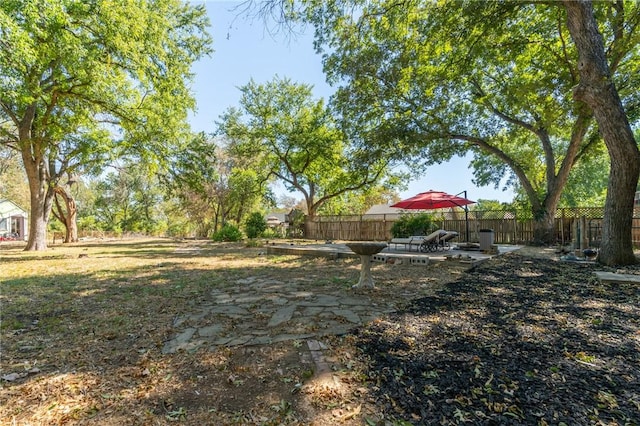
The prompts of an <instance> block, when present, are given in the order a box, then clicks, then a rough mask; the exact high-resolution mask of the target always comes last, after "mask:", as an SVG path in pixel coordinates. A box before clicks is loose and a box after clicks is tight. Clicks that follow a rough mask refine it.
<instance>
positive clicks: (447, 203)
mask: <svg viewBox="0 0 640 426" xmlns="http://www.w3.org/2000/svg"><path fill="white" fill-rule="evenodd" d="M460 194H464V197H459V196H458V195H451V194H447V193H446V192H442V191H427V192H421V193H419V194H418V195H414V196H413V197H411V198H407V199H406V200H402V201H399V202H397V203H395V204H392V205H391V207H397V208H401V209H412V210H435V209H446V208H449V207H463V208H464V219H465V224H466V231H467V232H466V233H467V235H466V239H467V241H469V218H468V216H467V215H468V210H467V207H466V206H467V204H473V203H475V201H471V200H469V199H467V191H462V192H461V193H460Z"/></svg>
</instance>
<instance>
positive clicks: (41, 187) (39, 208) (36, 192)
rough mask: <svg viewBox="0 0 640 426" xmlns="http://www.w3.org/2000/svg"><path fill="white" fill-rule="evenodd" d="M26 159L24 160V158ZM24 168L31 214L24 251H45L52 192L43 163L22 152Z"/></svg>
mask: <svg viewBox="0 0 640 426" xmlns="http://www.w3.org/2000/svg"><path fill="white" fill-rule="evenodd" d="M25 157H26V158H25ZM23 159H24V166H25V170H26V172H27V178H28V180H29V192H30V196H31V213H30V214H29V239H28V240H27V246H26V247H25V251H34V250H46V249H47V224H48V223H49V215H50V214H51V207H52V205H53V191H50V190H49V185H48V182H49V180H48V178H47V173H46V169H45V167H44V163H43V162H42V161H38V160H37V159H36V160H35V161H34V159H33V158H32V157H31V156H30V153H24V152H23Z"/></svg>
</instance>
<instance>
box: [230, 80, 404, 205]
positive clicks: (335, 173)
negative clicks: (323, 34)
mask: <svg viewBox="0 0 640 426" xmlns="http://www.w3.org/2000/svg"><path fill="white" fill-rule="evenodd" d="M311 89H312V88H311V86H309V85H305V84H296V83H293V82H291V81H290V80H289V79H286V78H284V79H281V78H278V77H276V78H275V79H274V80H272V81H270V82H268V83H265V84H258V83H256V82H254V81H251V82H249V83H248V84H247V85H245V86H243V87H241V88H240V90H241V91H242V96H241V100H240V106H239V108H230V109H229V110H228V111H227V112H226V113H225V114H224V115H223V117H222V120H221V122H220V123H219V132H220V134H221V135H224V137H225V138H227V139H228V140H229V144H230V145H229V149H230V150H231V151H232V152H234V153H235V155H237V156H241V157H244V158H245V159H247V160H248V161H249V160H250V162H251V164H252V168H253V169H254V170H256V171H259V172H261V174H262V176H263V179H264V180H265V181H266V180H269V179H274V178H277V179H279V181H280V182H282V183H283V184H284V186H285V187H286V189H288V190H289V191H299V192H301V193H302V194H303V195H304V198H305V201H306V206H307V213H308V214H309V215H310V216H314V215H315V214H316V212H317V211H318V209H319V208H320V207H321V206H322V205H323V204H324V203H326V202H327V201H328V200H331V199H333V198H336V197H338V196H340V195H342V194H344V193H347V192H350V191H357V190H365V189H367V188H369V187H371V186H374V185H375V184H378V183H380V182H382V181H384V180H385V179H390V181H393V180H394V178H393V176H392V174H391V173H390V172H389V160H387V159H381V158H375V159H374V158H371V157H368V156H366V155H365V154H364V151H363V150H362V149H361V147H358V146H355V145H354V144H353V141H352V140H351V139H349V137H348V136H347V134H345V133H344V132H343V131H342V130H341V129H340V128H339V127H338V125H337V122H336V120H335V118H334V116H333V115H332V113H331V111H330V110H329V109H328V108H327V107H326V106H325V104H324V101H323V100H322V99H314V98H313V97H312V91H311Z"/></svg>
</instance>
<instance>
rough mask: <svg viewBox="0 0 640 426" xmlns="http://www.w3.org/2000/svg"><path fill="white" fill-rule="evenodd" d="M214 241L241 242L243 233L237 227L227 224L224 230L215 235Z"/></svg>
mask: <svg viewBox="0 0 640 426" xmlns="http://www.w3.org/2000/svg"><path fill="white" fill-rule="evenodd" d="M212 239H213V241H218V242H220V241H227V242H234V241H240V240H241V239H242V232H241V231H240V230H239V229H238V227H237V226H233V225H230V224H226V225H224V226H223V227H222V229H220V230H219V231H216V232H214V233H213V237H212Z"/></svg>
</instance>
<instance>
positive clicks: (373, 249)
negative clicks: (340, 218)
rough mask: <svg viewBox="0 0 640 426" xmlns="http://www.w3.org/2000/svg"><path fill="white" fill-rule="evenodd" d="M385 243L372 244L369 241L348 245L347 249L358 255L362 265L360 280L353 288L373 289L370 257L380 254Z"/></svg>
mask: <svg viewBox="0 0 640 426" xmlns="http://www.w3.org/2000/svg"><path fill="white" fill-rule="evenodd" d="M386 246H387V243H374V242H370V241H365V242H353V243H348V244H347V247H349V248H350V249H351V251H353V252H354V253H355V254H359V255H360V261H361V263H362V266H361V269H360V280H359V281H358V284H356V285H354V286H353V288H373V287H374V285H373V278H372V277H371V256H373V255H374V254H376V253H380V252H381V251H382V250H383V249H384V248H385V247H386Z"/></svg>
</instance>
